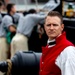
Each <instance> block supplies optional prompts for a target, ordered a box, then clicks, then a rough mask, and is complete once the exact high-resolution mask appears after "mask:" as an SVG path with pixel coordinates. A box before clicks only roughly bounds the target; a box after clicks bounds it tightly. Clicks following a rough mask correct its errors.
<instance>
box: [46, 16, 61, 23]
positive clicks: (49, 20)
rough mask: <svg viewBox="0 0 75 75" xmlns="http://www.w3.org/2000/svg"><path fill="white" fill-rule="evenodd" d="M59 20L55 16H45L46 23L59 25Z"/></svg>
mask: <svg viewBox="0 0 75 75" xmlns="http://www.w3.org/2000/svg"><path fill="white" fill-rule="evenodd" d="M60 21H61V20H60V18H59V17H57V16H47V17H46V22H57V23H60Z"/></svg>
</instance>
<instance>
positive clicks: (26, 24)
mask: <svg viewBox="0 0 75 75" xmlns="http://www.w3.org/2000/svg"><path fill="white" fill-rule="evenodd" d="M45 16H46V14H44V15H41V14H36V13H34V14H28V15H26V16H24V17H21V18H20V20H19V24H18V27H17V31H16V35H15V36H14V38H13V39H12V42H11V57H13V56H14V54H15V53H16V52H17V51H20V50H22V51H28V50H29V49H28V39H29V38H30V36H31V33H32V31H33V28H34V27H35V26H36V25H38V24H39V23H40V22H41V21H42V20H44V18H45ZM33 41H34V39H33ZM32 44H33V43H32Z"/></svg>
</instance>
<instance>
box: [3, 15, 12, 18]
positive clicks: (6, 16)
mask: <svg viewBox="0 0 75 75" xmlns="http://www.w3.org/2000/svg"><path fill="white" fill-rule="evenodd" d="M3 19H12V17H11V16H9V15H5V16H4V17H3Z"/></svg>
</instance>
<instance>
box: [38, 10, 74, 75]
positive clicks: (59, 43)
mask: <svg viewBox="0 0 75 75" xmlns="http://www.w3.org/2000/svg"><path fill="white" fill-rule="evenodd" d="M44 28H45V31H46V34H47V35H48V38H49V39H48V42H47V46H46V47H43V48H42V57H41V60H40V71H39V75H75V47H74V46H73V44H72V43H71V42H70V41H68V40H67V39H66V33H65V32H63V29H64V24H63V18H62V16H61V15H60V13H58V12H56V11H51V12H49V13H48V15H47V17H46V18H45V25H44Z"/></svg>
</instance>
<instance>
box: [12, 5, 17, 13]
mask: <svg viewBox="0 0 75 75" xmlns="http://www.w3.org/2000/svg"><path fill="white" fill-rule="evenodd" d="M11 11H12V12H13V13H16V6H15V5H14V6H13V7H12V8H11Z"/></svg>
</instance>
